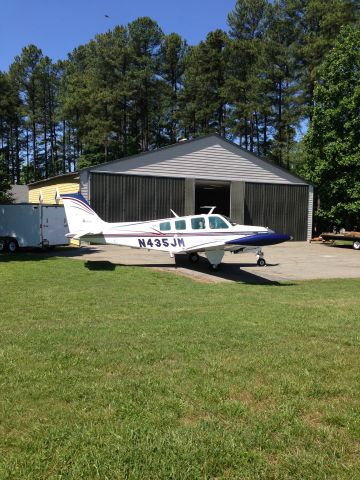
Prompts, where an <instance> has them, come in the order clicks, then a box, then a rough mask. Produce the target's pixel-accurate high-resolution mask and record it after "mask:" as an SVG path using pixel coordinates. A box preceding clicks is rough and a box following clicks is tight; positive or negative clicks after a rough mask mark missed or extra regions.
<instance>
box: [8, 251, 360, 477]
mask: <svg viewBox="0 0 360 480" xmlns="http://www.w3.org/2000/svg"><path fill="white" fill-rule="evenodd" d="M0 279H1V293H0V295H1V296H0V319H1V320H0V333H1V335H0V355H1V361H0V369H1V370H0V376H1V388H0V408H1V409H0V478H1V479H2V480H4V479H16V480H20V479H29V480H30V479H31V480H35V479H76V480H77V479H111V480H112V479H152V480H155V479H166V480H168V479H181V480H182V479H189V480H192V479H251V480H253V479H281V480H283V479H356V478H359V479H360V456H359V453H360V451H359V440H360V431H359V413H360V411H359V405H360V401H359V399H360V396H359V393H360V392H359V390H360V389H359V372H360V369H359V364H360V362H359V358H360V355H359V353H360V352H359V343H360V342H359V340H360V328H359V327H360V280H354V279H352V280H329V281H312V282H303V283H301V282H299V283H291V284H290V283H288V284H286V283H285V284H281V285H278V284H275V285H251V284H218V285H214V284H201V283H194V282H193V281H191V280H189V279H186V278H182V277H179V276H176V275H173V274H171V273H162V272H158V271H150V270H148V269H144V268H134V267H116V268H115V269H113V270H111V269H98V270H89V269H88V268H85V266H84V262H83V261H78V260H70V259H60V258H48V259H43V258H41V256H39V257H37V256H34V255H33V256H31V255H29V254H19V255H18V256H16V257H10V256H7V255H2V256H0Z"/></svg>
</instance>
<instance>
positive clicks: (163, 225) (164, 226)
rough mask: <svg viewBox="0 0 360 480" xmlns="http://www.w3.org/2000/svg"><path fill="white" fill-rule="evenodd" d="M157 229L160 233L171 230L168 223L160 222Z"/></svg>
mask: <svg viewBox="0 0 360 480" xmlns="http://www.w3.org/2000/svg"><path fill="white" fill-rule="evenodd" d="M159 228H160V230H161V231H162V232H164V231H169V230H171V223H170V222H161V223H160V225H159Z"/></svg>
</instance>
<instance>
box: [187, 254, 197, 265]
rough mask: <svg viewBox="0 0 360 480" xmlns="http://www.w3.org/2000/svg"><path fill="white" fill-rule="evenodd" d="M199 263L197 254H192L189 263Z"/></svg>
mask: <svg viewBox="0 0 360 480" xmlns="http://www.w3.org/2000/svg"><path fill="white" fill-rule="evenodd" d="M198 261H199V255H198V254H197V253H190V255H189V262H190V263H197V262H198Z"/></svg>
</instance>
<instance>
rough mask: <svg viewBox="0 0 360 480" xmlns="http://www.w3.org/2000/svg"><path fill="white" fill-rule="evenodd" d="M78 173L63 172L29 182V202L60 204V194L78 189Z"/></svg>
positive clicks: (74, 191)
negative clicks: (55, 175) (62, 173)
mask: <svg viewBox="0 0 360 480" xmlns="http://www.w3.org/2000/svg"><path fill="white" fill-rule="evenodd" d="M79 188H80V187H79V174H78V173H65V174H64V175H58V176H57V177H52V178H48V179H46V180H39V181H38V182H34V183H30V184H29V202H30V203H40V202H41V203H46V204H58V205H61V204H62V200H61V198H60V195H61V194H63V193H76V192H78V191H79Z"/></svg>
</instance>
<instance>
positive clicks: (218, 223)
mask: <svg viewBox="0 0 360 480" xmlns="http://www.w3.org/2000/svg"><path fill="white" fill-rule="evenodd" d="M209 226H210V228H212V229H219V228H229V225H228V224H227V223H226V222H224V220H223V219H222V218H221V217H217V216H214V217H209Z"/></svg>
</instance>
